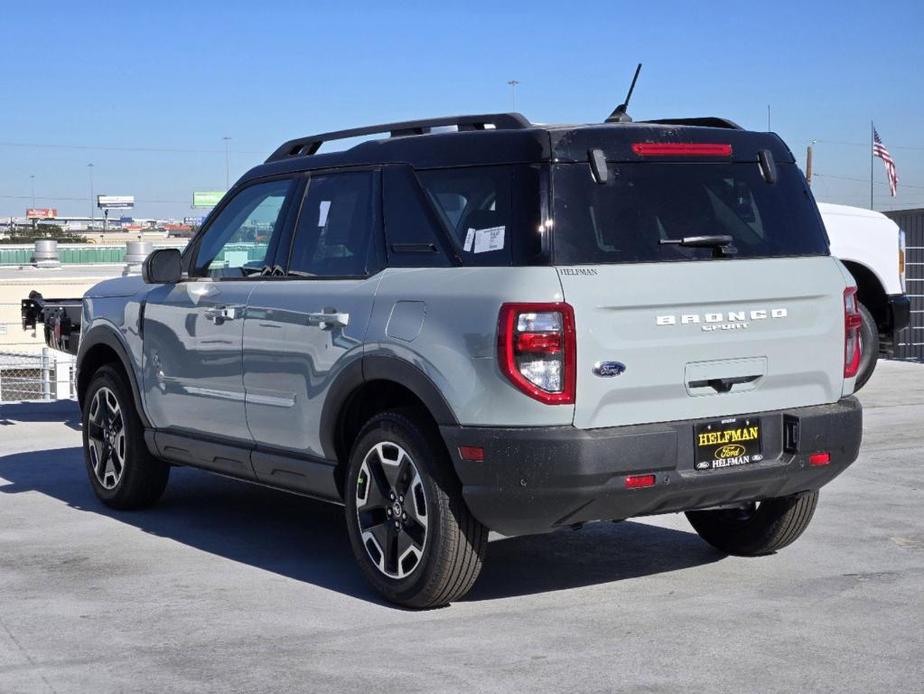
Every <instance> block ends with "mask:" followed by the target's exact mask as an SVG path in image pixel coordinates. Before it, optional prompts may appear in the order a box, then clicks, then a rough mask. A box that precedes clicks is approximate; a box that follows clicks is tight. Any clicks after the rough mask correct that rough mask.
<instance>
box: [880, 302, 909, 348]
mask: <svg viewBox="0 0 924 694" xmlns="http://www.w3.org/2000/svg"><path fill="white" fill-rule="evenodd" d="M910 323H911V299H910V298H909V297H908V296H907V295H905V294H892V295H890V296H887V297H886V325H885V332H884V333H883V334H881V335H880V336H879V346H880V352H881V353H882V354H884V355H885V356H887V357H891V356H893V355H894V354H895V349H896V347H897V346H898V343H899V338H898V333H899V332H901V331H902V330H904V329H905V328H907V327H908V325H909V324H910Z"/></svg>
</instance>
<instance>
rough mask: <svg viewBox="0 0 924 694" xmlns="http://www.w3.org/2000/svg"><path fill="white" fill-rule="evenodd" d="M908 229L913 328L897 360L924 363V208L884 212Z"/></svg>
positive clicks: (907, 264) (902, 335) (907, 332)
mask: <svg viewBox="0 0 924 694" xmlns="http://www.w3.org/2000/svg"><path fill="white" fill-rule="evenodd" d="M883 214H885V215H886V216H887V217H889V218H890V219H892V221H893V222H895V223H896V224H898V226H899V227H901V228H902V229H904V230H905V243H906V244H907V247H906V248H907V253H906V255H905V278H906V281H907V294H908V297H909V298H910V299H911V325H910V326H909V327H908V328H906V329H905V330H902V331H901V333H900V334H899V340H898V345H897V349H896V350H895V357H896V359H914V360H917V361H924V209H918V210H895V211H891V212H884V213H883Z"/></svg>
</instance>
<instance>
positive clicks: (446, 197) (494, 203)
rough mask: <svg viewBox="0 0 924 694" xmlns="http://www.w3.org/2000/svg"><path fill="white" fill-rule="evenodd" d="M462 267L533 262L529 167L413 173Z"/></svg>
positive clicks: (535, 214) (535, 225) (536, 240)
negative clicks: (447, 232)
mask: <svg viewBox="0 0 924 694" xmlns="http://www.w3.org/2000/svg"><path fill="white" fill-rule="evenodd" d="M417 177H418V179H419V180H420V182H421V185H422V186H423V187H424V189H425V190H426V191H427V193H428V195H429V196H430V201H431V202H432V204H433V206H434V207H435V208H436V209H437V211H438V212H439V215H440V217H441V219H442V222H443V224H444V225H445V227H446V228H447V229H448V230H449V235H450V237H451V238H452V241H453V243H454V244H455V245H456V248H457V250H458V251H459V254H460V255H461V257H462V262H463V264H465V265H510V264H529V263H531V262H535V261H536V259H537V258H538V256H539V254H540V253H541V248H540V244H541V238H540V236H539V231H538V229H539V218H540V195H539V174H538V170H537V168H536V167H530V166H507V165H505V166H480V167H468V168H458V169H434V170H429V171H418V172H417Z"/></svg>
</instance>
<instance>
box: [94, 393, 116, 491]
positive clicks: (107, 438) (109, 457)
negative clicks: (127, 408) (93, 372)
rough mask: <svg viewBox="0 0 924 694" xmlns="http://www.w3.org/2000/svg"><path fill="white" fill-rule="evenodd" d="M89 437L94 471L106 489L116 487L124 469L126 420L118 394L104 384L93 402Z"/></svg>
mask: <svg viewBox="0 0 924 694" xmlns="http://www.w3.org/2000/svg"><path fill="white" fill-rule="evenodd" d="M87 438H88V439H89V444H90V446H89V453H90V465H91V467H92V468H93V474H95V475H96V479H97V481H98V482H99V483H100V484H101V485H102V487H103V488H104V489H115V487H116V486H117V485H118V484H119V480H121V479H122V473H123V472H124V471H125V420H124V418H123V417H122V408H121V407H120V406H119V400H118V398H116V396H115V393H113V392H112V390H110V389H109V388H107V387H105V386H103V387H102V388H100V389H99V390H97V391H96V394H95V395H94V396H93V401H92V402H91V403H90V412H89V416H88V426H87Z"/></svg>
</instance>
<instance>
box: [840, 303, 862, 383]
mask: <svg viewBox="0 0 924 694" xmlns="http://www.w3.org/2000/svg"><path fill="white" fill-rule="evenodd" d="M861 325H863V318H862V316H860V306H859V304H858V303H857V288H856V287H847V289H845V290H844V378H853V377H854V376H856V375H857V371H859V370H860V357H861V355H862V354H863V345H862V344H861V343H860V326H861Z"/></svg>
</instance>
